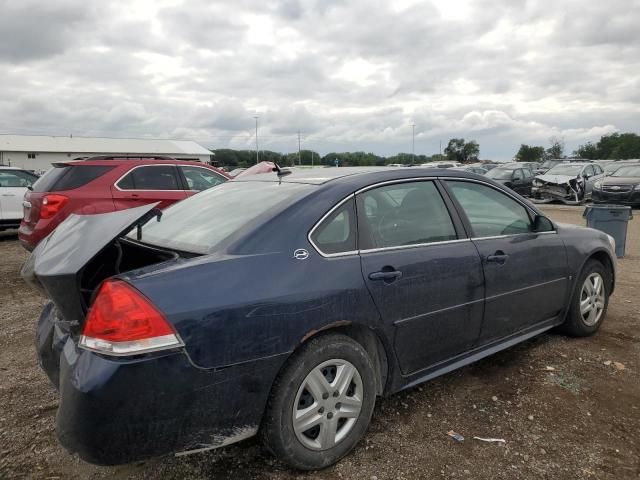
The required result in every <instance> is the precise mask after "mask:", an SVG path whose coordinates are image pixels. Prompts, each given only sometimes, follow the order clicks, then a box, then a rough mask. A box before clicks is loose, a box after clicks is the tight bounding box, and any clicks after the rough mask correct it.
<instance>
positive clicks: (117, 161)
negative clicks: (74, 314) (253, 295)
mask: <svg viewBox="0 0 640 480" xmlns="http://www.w3.org/2000/svg"><path fill="white" fill-rule="evenodd" d="M53 167H54V168H52V169H51V170H49V171H48V172H47V173H45V174H44V175H43V176H42V177H41V178H40V179H39V180H38V181H37V182H36V183H34V184H33V187H32V188H31V189H30V190H29V191H27V193H26V194H25V196H24V202H23V203H22V205H23V210H24V218H23V219H22V223H21V224H20V229H19V230H18V238H19V239H20V242H21V243H22V245H23V246H24V247H25V248H26V249H27V250H33V249H34V248H35V246H36V245H37V244H38V243H39V242H40V240H42V239H43V238H44V237H46V236H47V235H49V234H50V233H51V232H52V231H53V230H54V229H55V228H56V227H57V226H58V225H59V224H60V222H62V221H63V220H64V219H65V218H67V217H68V216H69V215H70V214H71V213H78V214H92V213H105V212H113V211H115V210H124V209H126V208H131V207H137V206H139V205H144V204H146V203H152V202H160V205H158V206H159V207H160V208H165V207H168V206H169V205H171V204H172V203H175V202H178V201H180V200H182V199H184V198H187V197H189V196H191V195H194V194H196V193H198V192H199V191H202V190H206V189H207V188H210V187H213V186H215V185H218V184H220V183H222V182H226V181H227V180H228V179H229V178H230V177H229V176H228V175H227V174H226V173H224V172H223V171H221V170H218V169H216V168H214V167H211V166H209V165H206V164H203V163H199V162H191V161H183V160H176V159H173V158H169V157H109V156H100V157H92V158H89V159H86V160H80V161H70V162H64V163H54V164H53Z"/></svg>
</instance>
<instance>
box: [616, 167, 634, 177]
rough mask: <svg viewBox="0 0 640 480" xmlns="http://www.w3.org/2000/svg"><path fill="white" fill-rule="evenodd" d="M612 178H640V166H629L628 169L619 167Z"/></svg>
mask: <svg viewBox="0 0 640 480" xmlns="http://www.w3.org/2000/svg"><path fill="white" fill-rule="evenodd" d="M611 176H612V177H640V165H629V166H628V167H619V168H618V170H616V171H615V173H614V174H613V175H611Z"/></svg>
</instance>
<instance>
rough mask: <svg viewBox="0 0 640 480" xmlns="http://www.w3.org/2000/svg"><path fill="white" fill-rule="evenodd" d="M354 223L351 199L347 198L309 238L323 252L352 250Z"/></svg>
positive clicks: (353, 246)
mask: <svg viewBox="0 0 640 480" xmlns="http://www.w3.org/2000/svg"><path fill="white" fill-rule="evenodd" d="M355 225H356V223H355V209H354V206H353V200H347V201H346V202H345V203H344V204H343V205H341V206H340V207H339V208H337V209H336V210H335V211H334V212H332V213H331V215H329V216H328V217H327V218H326V219H324V220H323V221H322V223H321V224H320V225H319V226H318V227H317V228H316V229H314V231H313V233H312V234H311V240H312V241H313V243H314V244H315V245H316V247H317V248H318V249H319V250H320V251H321V252H322V253H324V254H336V253H344V252H353V251H354V250H356V228H355Z"/></svg>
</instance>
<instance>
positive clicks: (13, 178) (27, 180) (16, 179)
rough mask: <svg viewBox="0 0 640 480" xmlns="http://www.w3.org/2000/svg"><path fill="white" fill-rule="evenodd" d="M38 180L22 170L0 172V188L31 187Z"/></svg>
mask: <svg viewBox="0 0 640 480" xmlns="http://www.w3.org/2000/svg"><path fill="white" fill-rule="evenodd" d="M37 178H38V177H36V176H35V175H32V174H30V173H28V172H22V171H20V170H0V187H30V186H31V185H33V183H34V182H35V181H36V179H37Z"/></svg>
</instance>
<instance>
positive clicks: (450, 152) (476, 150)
mask: <svg viewBox="0 0 640 480" xmlns="http://www.w3.org/2000/svg"><path fill="white" fill-rule="evenodd" d="M444 153H445V154H446V156H447V158H448V159H449V160H455V161H457V162H460V163H466V162H472V161H474V162H475V161H476V160H478V156H479V155H480V145H478V142H476V141H475V140H471V141H470V142H465V141H464V138H452V139H451V140H449V143H448V144H447V148H445V149H444Z"/></svg>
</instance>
